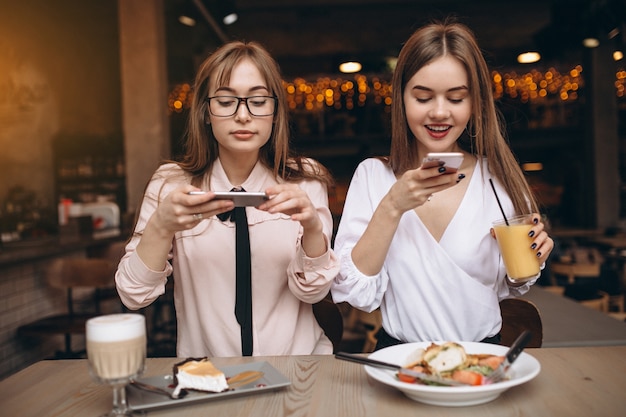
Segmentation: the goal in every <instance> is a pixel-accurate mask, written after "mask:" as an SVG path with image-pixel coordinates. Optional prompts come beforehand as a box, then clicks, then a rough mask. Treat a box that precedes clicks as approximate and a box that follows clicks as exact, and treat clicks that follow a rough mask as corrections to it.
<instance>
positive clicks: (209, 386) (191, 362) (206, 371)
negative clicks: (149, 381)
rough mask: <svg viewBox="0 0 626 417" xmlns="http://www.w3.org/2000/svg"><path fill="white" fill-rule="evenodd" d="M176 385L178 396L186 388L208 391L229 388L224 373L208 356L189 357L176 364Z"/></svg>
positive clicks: (176, 394) (220, 390)
mask: <svg viewBox="0 0 626 417" xmlns="http://www.w3.org/2000/svg"><path fill="white" fill-rule="evenodd" d="M174 385H175V386H176V388H174V392H173V393H172V396H174V397H178V396H179V395H180V392H181V390H184V389H193V390H197V391H208V392H222V391H225V390H227V389H228V383H227V382H226V376H225V375H224V373H223V372H222V371H220V370H219V369H217V368H216V367H215V366H214V365H213V364H212V363H211V361H210V360H208V359H207V358H188V359H185V360H184V361H183V362H180V363H177V364H176V365H174Z"/></svg>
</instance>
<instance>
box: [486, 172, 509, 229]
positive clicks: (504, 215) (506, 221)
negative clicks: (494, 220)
mask: <svg viewBox="0 0 626 417" xmlns="http://www.w3.org/2000/svg"><path fill="white" fill-rule="evenodd" d="M489 184H491V189H492V190H493V195H495V196H496V201H497V202H498V206H499V207H500V211H501V212H502V217H504V222H505V223H506V225H507V226H508V225H509V219H507V218H506V214H504V209H503V208H502V204H501V203H500V199H499V198H498V193H496V187H494V186H493V181H492V180H491V178H489Z"/></svg>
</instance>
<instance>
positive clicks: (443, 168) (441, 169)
mask: <svg viewBox="0 0 626 417" xmlns="http://www.w3.org/2000/svg"><path fill="white" fill-rule="evenodd" d="M438 171H439V172H440V173H442V174H443V173H444V172H446V167H439V169H438Z"/></svg>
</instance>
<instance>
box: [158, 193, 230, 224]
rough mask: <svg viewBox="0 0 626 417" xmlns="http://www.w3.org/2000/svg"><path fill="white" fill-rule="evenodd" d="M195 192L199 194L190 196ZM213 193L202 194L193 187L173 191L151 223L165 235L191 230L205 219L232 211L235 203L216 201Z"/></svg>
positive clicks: (161, 204) (159, 207) (160, 206)
mask: <svg viewBox="0 0 626 417" xmlns="http://www.w3.org/2000/svg"><path fill="white" fill-rule="evenodd" d="M191 191H194V192H198V194H193V195H190V194H189V192H191ZM214 197H215V194H214V193H213V192H211V191H207V192H202V191H200V190H198V189H197V188H194V187H192V186H191V185H186V186H183V187H180V188H177V189H176V190H174V191H172V192H171V193H170V194H168V195H167V197H165V199H164V200H163V201H162V202H161V203H160V204H159V206H158V207H157V209H156V211H155V212H154V214H153V216H152V218H151V219H150V223H153V225H154V226H155V227H156V228H157V230H161V231H162V232H163V233H165V234H169V235H173V234H174V233H176V232H178V231H181V230H186V229H191V228H192V227H195V226H196V225H197V224H198V223H199V222H201V221H202V220H203V219H206V218H209V217H211V216H214V215H216V214H220V213H224V212H226V211H229V210H232V209H233V207H234V203H233V202H232V201H230V200H214V199H213V198H214Z"/></svg>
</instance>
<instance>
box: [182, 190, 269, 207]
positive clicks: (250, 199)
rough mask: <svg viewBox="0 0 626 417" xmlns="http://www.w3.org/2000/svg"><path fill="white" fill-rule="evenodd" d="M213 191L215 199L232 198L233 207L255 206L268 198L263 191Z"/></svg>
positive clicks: (190, 193) (194, 193)
mask: <svg viewBox="0 0 626 417" xmlns="http://www.w3.org/2000/svg"><path fill="white" fill-rule="evenodd" d="M204 193H205V191H190V192H189V193H188V194H189V195H200V194H204ZM214 193H215V199H216V200H233V202H234V203H235V207H245V206H252V207H256V206H260V205H261V204H262V203H263V202H264V201H267V200H269V197H268V196H267V194H265V193H263V192H247V191H245V192H239V191H214Z"/></svg>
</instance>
